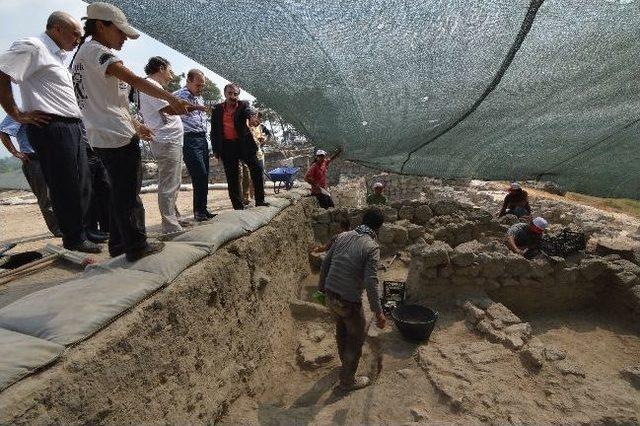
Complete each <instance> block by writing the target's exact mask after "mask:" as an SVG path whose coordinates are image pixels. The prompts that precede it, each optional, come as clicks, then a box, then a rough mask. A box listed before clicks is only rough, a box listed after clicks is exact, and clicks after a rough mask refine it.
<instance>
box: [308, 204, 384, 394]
mask: <svg viewBox="0 0 640 426" xmlns="http://www.w3.org/2000/svg"><path fill="white" fill-rule="evenodd" d="M382 222H384V216H383V215H382V212H380V210H378V209H375V208H370V209H368V210H367V211H366V212H365V213H364V216H363V219H362V225H360V226H358V227H357V228H356V229H355V230H353V231H348V232H343V233H342V234H340V235H338V237H337V238H336V240H335V242H334V243H333V245H332V246H331V248H330V249H329V251H328V253H327V256H326V257H325V260H324V262H323V263H322V269H321V270H320V284H319V287H320V291H321V292H324V293H325V295H326V301H327V306H328V308H329V310H330V311H331V313H332V314H333V316H334V317H335V319H336V342H337V344H338V355H339V356H340V362H341V363H342V369H341V371H340V384H339V388H340V389H341V390H344V391H351V390H355V389H361V388H363V387H365V386H367V385H369V383H370V379H369V378H368V377H366V376H358V377H356V371H357V370H358V363H359V361H360V356H361V355H362V345H363V344H364V340H365V337H366V330H367V327H366V320H365V317H364V310H363V307H362V292H363V290H364V289H365V288H366V290H367V299H368V300H369V307H370V308H371V311H373V313H374V315H375V319H376V324H377V325H378V327H379V328H384V327H385V325H386V319H385V317H384V314H383V313H382V306H381V305H380V289H379V284H378V263H379V262H380V246H379V245H378V242H377V233H378V230H379V229H380V227H381V226H382Z"/></svg>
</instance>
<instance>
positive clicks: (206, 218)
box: [193, 213, 209, 222]
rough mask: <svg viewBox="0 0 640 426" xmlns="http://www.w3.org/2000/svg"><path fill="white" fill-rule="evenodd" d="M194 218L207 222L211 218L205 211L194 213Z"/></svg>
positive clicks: (197, 220)
mask: <svg viewBox="0 0 640 426" xmlns="http://www.w3.org/2000/svg"><path fill="white" fill-rule="evenodd" d="M193 219H194V220H195V221H196V222H206V221H207V220H209V216H207V215H206V214H204V213H196V214H194V215H193Z"/></svg>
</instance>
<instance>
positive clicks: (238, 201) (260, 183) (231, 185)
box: [220, 140, 264, 210]
mask: <svg viewBox="0 0 640 426" xmlns="http://www.w3.org/2000/svg"><path fill="white" fill-rule="evenodd" d="M220 148H221V149H220V159H221V160H222V165H223V167H224V174H225V175H226V176H227V186H228V190H229V199H230V200H231V204H232V205H233V208H234V209H235V210H243V209H244V204H243V203H242V188H241V185H240V161H242V162H243V163H244V164H246V165H247V167H249V173H250V174H251V181H252V182H253V190H254V192H255V197H256V198H255V199H256V204H261V203H264V180H263V178H262V163H261V162H260V161H259V160H258V157H257V156H256V153H255V152H254V153H248V152H244V150H243V149H242V146H241V142H239V141H231V140H225V141H223V142H222V146H221V147H220Z"/></svg>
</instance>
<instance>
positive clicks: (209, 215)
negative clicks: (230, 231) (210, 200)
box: [204, 210, 218, 219]
mask: <svg viewBox="0 0 640 426" xmlns="http://www.w3.org/2000/svg"><path fill="white" fill-rule="evenodd" d="M204 215H205V216H207V217H208V218H209V219H213V218H214V217H216V216H218V215H217V214H216V213H211V212H210V211H209V210H205V211H204Z"/></svg>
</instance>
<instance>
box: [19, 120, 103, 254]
mask: <svg viewBox="0 0 640 426" xmlns="http://www.w3.org/2000/svg"><path fill="white" fill-rule="evenodd" d="M27 137H28V138H29V142H30V143H31V146H32V147H33V149H34V150H35V152H36V154H37V155H38V158H39V160H40V167H41V168H42V173H43V174H44V179H45V181H46V183H47V186H48V187H49V194H50V196H51V203H52V205H53V212H54V213H55V215H56V218H57V219H58V225H59V226H60V231H62V242H63V244H64V246H65V247H72V246H74V245H76V244H78V243H80V242H82V241H84V240H85V239H86V235H85V232H84V219H85V217H86V213H87V209H88V207H89V199H90V197H91V182H90V178H89V166H88V164H87V152H86V150H85V147H84V142H83V140H82V130H81V121H80V119H72V118H60V117H53V118H52V119H51V121H50V122H49V123H48V124H46V125H43V126H41V127H38V126H35V125H32V124H29V125H27Z"/></svg>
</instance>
